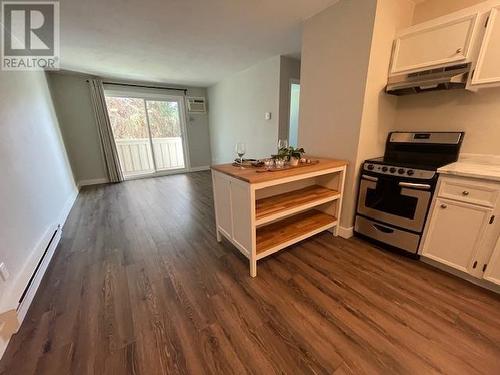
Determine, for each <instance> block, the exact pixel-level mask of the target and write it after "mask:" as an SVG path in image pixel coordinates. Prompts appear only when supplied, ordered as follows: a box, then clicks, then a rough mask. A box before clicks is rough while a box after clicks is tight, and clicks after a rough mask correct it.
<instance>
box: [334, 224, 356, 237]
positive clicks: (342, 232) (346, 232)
mask: <svg viewBox="0 0 500 375" xmlns="http://www.w3.org/2000/svg"><path fill="white" fill-rule="evenodd" d="M338 234H339V236H340V237H342V238H345V239H349V238H351V237H352V236H354V227H349V228H346V227H343V226H341V225H339V233H338Z"/></svg>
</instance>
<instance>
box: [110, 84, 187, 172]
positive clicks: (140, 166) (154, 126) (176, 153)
mask: <svg viewBox="0 0 500 375" xmlns="http://www.w3.org/2000/svg"><path fill="white" fill-rule="evenodd" d="M106 104H107V107H108V113H109V118H110V121H111V127H112V129H113V135H114V137H115V142H116V147H117V150H118V157H119V159H120V165H121V167H122V171H123V175H124V176H125V178H135V177H145V176H150V175H156V174H167V173H168V172H171V171H176V172H177V171H180V170H185V169H186V167H187V166H186V160H187V155H186V139H185V117H184V107H183V104H184V101H183V98H182V97H175V96H161V97H156V96H155V97H132V96H124V95H116V94H114V95H111V94H106Z"/></svg>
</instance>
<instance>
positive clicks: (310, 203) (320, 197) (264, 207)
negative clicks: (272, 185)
mask: <svg viewBox="0 0 500 375" xmlns="http://www.w3.org/2000/svg"><path fill="white" fill-rule="evenodd" d="M339 197H340V193H339V192H338V191H336V190H332V189H328V188H326V187H323V186H319V185H313V186H308V187H306V188H303V189H299V190H295V191H291V192H288V193H284V194H279V195H274V196H272V197H268V198H262V199H259V200H257V201H256V203H255V225H257V226H259V225H263V224H266V223H269V222H271V221H274V220H277V219H279V218H282V217H285V216H288V215H292V214H295V213H298V212H300V211H304V210H307V209H309V208H312V207H315V206H319V205H321V204H324V203H327V202H331V201H334V200H336V199H338V198H339Z"/></svg>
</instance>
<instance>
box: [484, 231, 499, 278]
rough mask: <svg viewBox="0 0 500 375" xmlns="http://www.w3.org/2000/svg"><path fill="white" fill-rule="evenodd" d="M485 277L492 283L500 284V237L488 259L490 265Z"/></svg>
mask: <svg viewBox="0 0 500 375" xmlns="http://www.w3.org/2000/svg"><path fill="white" fill-rule="evenodd" d="M483 277H484V278H485V279H486V280H488V281H491V282H492V283H495V284H498V285H500V237H499V238H498V241H497V245H496V246H495V250H493V254H491V258H490V260H489V261H488V266H487V268H486V272H485V273H484V276H483Z"/></svg>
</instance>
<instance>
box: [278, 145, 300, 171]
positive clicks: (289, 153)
mask: <svg viewBox="0 0 500 375" xmlns="http://www.w3.org/2000/svg"><path fill="white" fill-rule="evenodd" d="M304 152H305V151H304V149H303V148H302V147H301V148H298V147H297V148H295V147H292V146H290V147H283V148H280V149H279V151H278V155H276V158H277V159H285V160H288V162H289V164H290V165H291V166H293V167H296V166H297V165H299V161H300V159H301V157H302V155H303V154H304Z"/></svg>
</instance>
